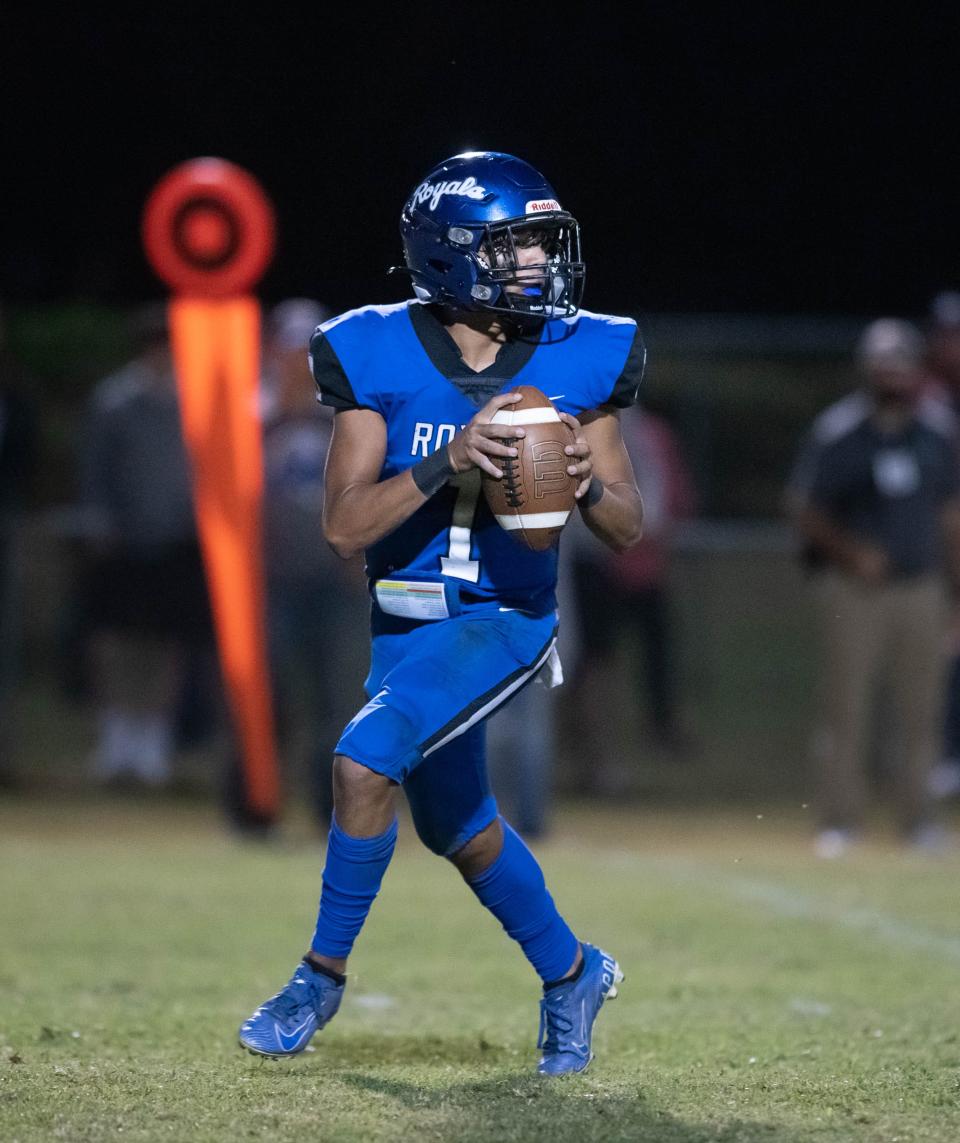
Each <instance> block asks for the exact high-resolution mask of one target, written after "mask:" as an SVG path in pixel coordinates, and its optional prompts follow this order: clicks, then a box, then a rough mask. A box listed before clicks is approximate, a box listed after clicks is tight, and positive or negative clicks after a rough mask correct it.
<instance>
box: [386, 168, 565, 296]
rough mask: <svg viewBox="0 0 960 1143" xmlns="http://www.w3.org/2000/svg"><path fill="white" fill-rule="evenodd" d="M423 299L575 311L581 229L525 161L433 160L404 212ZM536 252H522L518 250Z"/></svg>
mask: <svg viewBox="0 0 960 1143" xmlns="http://www.w3.org/2000/svg"><path fill="white" fill-rule="evenodd" d="M400 235H401V238H402V239H403V252H404V258H405V260H406V264H407V269H408V270H409V271H410V274H411V276H412V278H413V285H414V289H415V291H416V294H417V296H418V297H419V298H420V299H421V300H422V301H431V302H440V303H442V304H444V305H451V306H455V307H458V308H461V309H468V310H490V311H493V312H495V313H509V314H513V315H514V316H517V317H520V316H526V317H543V318H554V317H572V316H573V315H574V314H575V313H576V312H577V310H578V309H579V308H580V302H581V299H582V297H583V284H584V277H585V273H586V268H585V266H584V263H583V260H582V258H581V253H580V228H579V226H578V225H577V221H576V219H575V218H573V217H572V216H571V215H570V214H569V213H568V212H567V211H565V210H563V209H562V208H561V206H560V203H559V202H558V201H557V196H556V193H555V192H554V190H553V187H551V186H550V184H549V183H548V182H547V180H546V179H545V178H544V177H543V175H541V174H540V172H539V171H536V170H534V168H533V167H531V166H530V165H529V164H528V163H525V162H523V160H522V159H517V158H514V156H513V155H505V154H502V153H500V152H497V151H467V152H465V153H464V154H461V155H454V156H453V157H452V158H449V159H446V160H444V162H442V163H440V164H439V166H437V167H435V168H434V169H433V170H432V171H431V172H430V173H429V174H428V175H427V176H426V178H424V179H423V181H422V182H421V183H419V184H418V185H417V187H416V188H415V189H414V191H413V193H412V194H411V195H410V197H409V198H408V200H407V202H406V204H405V205H404V208H403V213H402V215H401V217H400ZM523 249H534V250H537V251H539V252H541V253H542V258H541V257H539V256H538V255H533V256H532V257H531V256H523V257H521V255H520V254H519V251H521V250H523Z"/></svg>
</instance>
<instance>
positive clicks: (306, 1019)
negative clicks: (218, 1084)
mask: <svg viewBox="0 0 960 1143" xmlns="http://www.w3.org/2000/svg"><path fill="white" fill-rule="evenodd" d="M345 987H346V985H344V984H337V982H336V981H335V980H334V979H333V978H332V977H330V976H327V975H326V974H325V973H322V972H318V971H317V970H316V969H315V968H314V967H313V966H312V965H311V964H310V963H309V962H308V961H305V960H304V961H301V962H300V964H298V965H297V971H296V972H295V973H294V974H293V976H291V977H290V980H289V981H288V982H287V984H286V985H285V987H283V988H282V989H281V990H280V991H279V992H278V993H277V994H276V996H271V997H270V999H269V1000H267V1001H265V1002H264V1003H263V1004H261V1005H260V1007H259V1008H258V1009H257V1010H256V1012H254V1014H253V1015H252V1016H251V1017H250V1019H249V1020H246V1021H244V1023H243V1024H241V1025H240V1047H241V1048H246V1049H247V1051H248V1052H253V1054H254V1055H257V1056H268V1057H269V1058H270V1059H272V1060H276V1059H280V1058H281V1057H283V1056H295V1055H297V1054H298V1053H299V1052H302V1051H303V1049H304V1048H305V1047H306V1046H307V1044H309V1043H310V1038H311V1037H312V1036H313V1034H314V1032H318V1031H319V1030H320V1029H321V1028H323V1027H324V1025H326V1024H328V1023H329V1022H330V1021H331V1020H332V1019H333V1017H334V1016H336V1014H337V1009H338V1008H339V1007H340V1001H341V1000H342V999H343V990H344V988H345Z"/></svg>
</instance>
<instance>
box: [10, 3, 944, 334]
mask: <svg viewBox="0 0 960 1143" xmlns="http://www.w3.org/2000/svg"><path fill="white" fill-rule="evenodd" d="M812 9H813V6H811V5H805V4H765V5H759V4H747V5H742V4H733V5H718V4H713V5H709V6H708V5H702V6H701V5H692V6H691V5H684V4H671V3H656V4H647V5H638V6H631V7H627V6H622V7H620V6H600V5H593V6H590V7H589V8H584V9H579V10H578V13H577V14H575V15H574V16H573V17H561V16H560V15H559V14H558V11H556V10H551V9H547V10H541V9H539V8H537V9H532V8H531V7H530V6H522V7H521V6H520V5H505V6H497V7H495V6H492V5H487V6H479V5H452V4H418V5H404V6H400V5H383V6H372V5H360V6H356V7H355V8H352V9H348V10H347V14H343V11H341V10H338V9H334V10H332V11H331V10H330V9H328V8H324V9H321V8H320V7H318V6H314V7H313V8H312V9H311V10H310V11H311V12H312V15H309V16H305V15H303V14H302V13H300V12H294V11H293V10H292V9H290V10H287V9H283V8H280V7H278V6H275V7H272V8H264V7H257V8H255V9H253V10H252V11H251V12H250V13H249V14H248V15H246V16H243V15H241V14H240V10H239V9H233V8H231V9H229V10H226V9H224V10H222V11H221V12H219V13H218V14H211V13H209V12H206V11H205V10H204V9H202V8H201V7H199V6H198V7H191V8H190V9H188V10H182V9H178V8H176V7H169V6H145V7H143V8H141V9H139V10H136V11H135V10H132V9H131V10H129V11H128V12H127V13H126V14H124V15H119V16H118V15H114V16H109V15H103V14H97V13H84V14H81V13H79V12H78V11H76V10H74V11H71V12H69V13H68V14H67V15H65V16H61V17H60V18H54V17H53V16H52V15H51V16H47V15H44V11H43V9H42V7H32V8H30V9H25V8H23V7H22V6H21V7H20V8H19V10H18V9H17V8H12V9H11V8H8V9H7V10H6V14H5V15H4V16H3V26H2V29H0V32H2V47H0V52H2V59H0V65H2V72H0V74H2V76H3V84H4V87H5V89H6V94H5V98H4V106H5V115H4V119H5V121H6V122H5V128H4V130H5V135H6V143H5V151H6V161H5V163H4V166H5V168H6V175H5V179H4V182H5V188H4V211H3V234H2V252H0V294H2V297H3V299H4V300H6V301H8V302H11V303H14V304H26V303H35V302H45V301H52V300H62V299H70V298H90V299H95V300H99V301H105V302H111V303H112V302H126V301H135V300H140V299H147V298H150V297H154V296H157V297H158V296H160V295H161V292H162V291H161V288H160V286H159V283H157V282H156V280H155V279H154V278H153V276H152V275H151V273H150V271H149V270H148V268H147V266H146V264H145V262H144V259H143V256H142V253H141V249H140V244H139V235H138V225H139V216H140V210H141V208H142V204H143V202H144V200H145V198H146V195H147V193H148V192H149V190H150V188H151V187H152V185H153V184H154V183H155V182H156V181H157V179H158V178H160V176H161V175H162V174H164V173H165V172H166V171H167V170H168V169H169V168H170V167H172V166H174V165H176V164H177V163H179V162H181V161H183V160H185V159H188V158H193V157H195V156H198V155H203V154H213V155H219V156H221V157H223V158H227V159H231V160H233V161H234V162H237V163H239V164H241V165H243V166H245V167H247V168H248V169H249V170H250V171H252V172H253V173H254V174H255V175H256V176H257V177H258V179H259V180H260V181H261V183H262V184H263V185H264V187H265V188H266V190H267V191H268V193H269V194H270V196H271V197H272V199H273V200H274V203H275V206H276V210H277V214H278V223H279V245H278V251H277V256H276V259H275V262H274V264H273V266H272V268H271V270H270V271H269V273H268V276H267V277H266V278H265V280H264V282H263V285H262V293H263V296H264V297H265V298H267V299H268V300H269V299H274V298H279V297H282V296H284V295H288V294H309V295H313V296H315V297H317V298H319V299H321V300H323V301H324V302H326V303H327V304H328V305H329V306H330V307H331V308H333V309H335V310H339V309H344V308H347V307H349V306H353V305H356V304H360V303H363V302H367V301H389V300H393V299H395V298H399V297H402V296H405V294H406V291H405V290H404V286H403V283H402V282H400V281H397V280H396V279H393V280H391V279H388V278H386V277H385V274H384V271H385V268H386V267H387V266H388V265H389V264H391V263H393V262H395V261H397V260H398V259H399V242H398V239H397V232H396V222H397V217H398V214H399V210H400V206H401V204H402V201H403V199H404V197H405V196H406V194H407V193H408V192H409V190H410V189H411V188H412V186H413V185H414V184H415V183H416V182H417V181H418V180H419V179H420V178H421V176H422V175H423V174H424V173H425V172H426V171H427V170H428V169H429V168H430V167H431V166H432V165H433V164H434V163H435V162H436V161H438V160H439V159H441V158H443V157H445V156H446V155H448V154H452V153H454V152H456V151H459V150H463V149H465V148H468V147H469V148H488V149H494V150H504V151H510V152H514V153H517V154H519V155H521V156H522V157H524V158H526V159H528V161H530V162H532V163H533V164H534V165H536V166H538V167H540V168H541V169H542V170H543V171H544V172H545V173H546V174H547V176H548V178H550V179H551V180H552V181H553V183H554V184H555V186H556V188H557V190H558V194H559V197H560V199H561V201H562V202H563V204H564V205H565V206H567V207H568V208H569V209H571V210H572V211H573V212H574V213H575V214H576V216H577V217H578V218H579V219H580V222H581V225H582V227H583V231H584V243H585V254H586V258H587V262H588V266H589V277H588V287H587V299H586V300H587V304H588V306H589V307H590V308H592V309H600V310H611V311H614V312H617V311H626V312H638V311H640V312H642V311H646V312H658V311H660V312H693V313H695V312H714V311H716V312H728V313H732V312H749V313H769V314H796V313H809V314H834V313H843V314H852V315H865V316H869V315H872V314H875V313H879V312H896V313H903V314H907V315H911V314H914V315H919V314H921V313H922V312H923V311H924V310H925V308H926V305H927V304H928V302H929V299H930V297H931V296H932V295H933V294H934V293H935V292H936V291H937V290H940V289H945V288H950V287H954V288H955V287H956V286H957V285H958V284H960V270H958V264H957V251H958V239H960V226H958V213H960V211H958V207H960V164H958V162H957V145H956V144H957V123H958V110H960V100H958V91H960V83H958V80H957V73H956V63H957V59H958V58H960V51H958V49H960V34H958V16H957V8H956V6H951V8H949V9H948V8H947V7H940V6H938V5H922V4H921V5H911V6H909V7H906V6H901V7H898V8H894V9H892V10H891V11H892V12H894V13H895V15H893V16H890V17H887V18H883V17H882V13H881V8H880V6H878V5H866V4H858V5H843V4H840V5H829V6H822V7H820V10H819V12H814V11H813V10H812ZM338 12H339V14H338Z"/></svg>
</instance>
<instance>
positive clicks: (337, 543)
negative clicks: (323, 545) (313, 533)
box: [324, 528, 363, 560]
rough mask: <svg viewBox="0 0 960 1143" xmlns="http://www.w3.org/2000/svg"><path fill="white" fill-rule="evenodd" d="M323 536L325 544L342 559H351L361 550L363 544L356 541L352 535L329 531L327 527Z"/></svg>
mask: <svg viewBox="0 0 960 1143" xmlns="http://www.w3.org/2000/svg"><path fill="white" fill-rule="evenodd" d="M324 536H325V538H326V541H327V544H328V545H329V546H330V548H331V549H332V550H333V551H334V552H336V554H337V555H338V556H339V557H340V559H342V560H350V559H353V557H354V556H355V555H357V553H358V552H362V551H363V544H362V543H360V542H358V540H357V539H356V538H355V537H354V536H350V535H348V534H345V533H343V532H335V531H331V530H330V529H329V528H327V529H325V530H324Z"/></svg>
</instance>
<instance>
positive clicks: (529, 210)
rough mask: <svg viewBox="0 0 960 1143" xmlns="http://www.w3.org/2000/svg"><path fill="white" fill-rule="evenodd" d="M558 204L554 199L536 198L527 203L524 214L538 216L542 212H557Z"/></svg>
mask: <svg viewBox="0 0 960 1143" xmlns="http://www.w3.org/2000/svg"><path fill="white" fill-rule="evenodd" d="M559 209H560V203H558V202H557V200H556V199H555V198H537V199H534V200H533V201H532V202H528V203H527V206H526V209H525V210H524V212H523V213H524V214H539V213H540V212H541V211H544V210H559Z"/></svg>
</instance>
